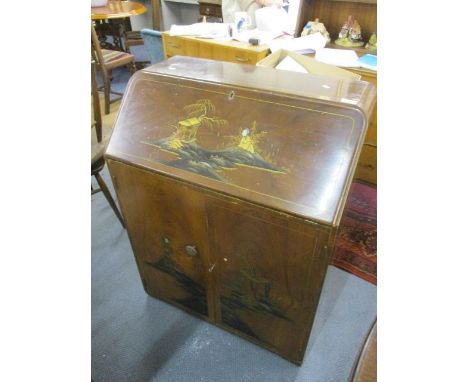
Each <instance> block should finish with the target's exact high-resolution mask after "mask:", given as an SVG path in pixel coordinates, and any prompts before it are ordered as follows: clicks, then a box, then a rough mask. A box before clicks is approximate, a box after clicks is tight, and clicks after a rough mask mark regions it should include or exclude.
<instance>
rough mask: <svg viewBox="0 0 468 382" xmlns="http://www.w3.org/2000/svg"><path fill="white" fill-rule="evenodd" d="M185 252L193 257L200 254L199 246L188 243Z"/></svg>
mask: <svg viewBox="0 0 468 382" xmlns="http://www.w3.org/2000/svg"><path fill="white" fill-rule="evenodd" d="M185 252H186V253H187V255H189V256H192V257H193V256H197V255H198V251H197V247H195V246H194V245H186V246H185Z"/></svg>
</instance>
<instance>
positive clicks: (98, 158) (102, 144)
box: [91, 61, 125, 228]
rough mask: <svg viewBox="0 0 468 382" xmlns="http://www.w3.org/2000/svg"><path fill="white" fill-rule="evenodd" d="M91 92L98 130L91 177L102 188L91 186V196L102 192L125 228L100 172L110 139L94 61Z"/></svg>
mask: <svg viewBox="0 0 468 382" xmlns="http://www.w3.org/2000/svg"><path fill="white" fill-rule="evenodd" d="M91 91H92V98H93V115H94V120H95V123H94V126H95V128H96V138H97V143H95V144H92V145H91V176H94V177H95V178H96V181H97V182H98V184H99V187H100V188H97V189H95V188H93V186H91V195H93V194H95V193H97V192H99V191H102V193H103V194H104V196H105V198H106V199H107V201H108V202H109V205H110V206H111V208H112V210H113V211H114V213H115V215H116V216H117V218H118V219H119V221H120V223H121V224H122V227H124V228H125V223H124V220H123V218H122V215H121V214H120V211H119V209H118V208H117V205H116V204H115V202H114V199H113V198H112V195H111V193H110V191H109V188H108V187H107V185H106V182H104V179H103V178H102V176H101V174H100V171H101V170H102V169H103V168H104V166H105V161H104V152H105V150H106V147H107V143H108V139H109V138H108V137H107V138H106V139H104V140H103V139H102V119H101V106H100V103H99V93H98V88H97V83H96V68H95V63H94V62H93V61H92V62H91ZM96 100H97V102H96ZM98 120H99V125H98V124H97V123H96V122H97V121H98Z"/></svg>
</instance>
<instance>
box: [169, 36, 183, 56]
mask: <svg viewBox="0 0 468 382" xmlns="http://www.w3.org/2000/svg"><path fill="white" fill-rule="evenodd" d="M164 40H165V41H164V48H165V51H164V53H165V54H166V56H167V57H172V56H177V55H182V56H183V55H184V54H185V49H184V41H183V40H182V39H181V38H178V37H177V36H164Z"/></svg>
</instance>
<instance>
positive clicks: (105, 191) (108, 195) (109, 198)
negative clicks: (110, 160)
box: [94, 172, 126, 228]
mask: <svg viewBox="0 0 468 382" xmlns="http://www.w3.org/2000/svg"><path fill="white" fill-rule="evenodd" d="M94 176H95V177H96V180H97V182H98V184H99V187H100V188H101V191H102V193H103V194H104V196H105V197H106V199H107V201H108V202H109V204H110V206H111V208H112V209H113V210H114V213H115V214H116V215H117V218H118V219H119V220H120V223H121V224H122V227H124V228H126V227H125V223H124V220H123V218H122V215H121V214H120V211H119V209H118V208H117V205H116V204H115V202H114V199H113V198H112V195H111V193H110V191H109V189H108V188H107V185H106V183H105V182H104V179H102V177H101V175H100V174H99V173H98V172H97V173H95V174H94Z"/></svg>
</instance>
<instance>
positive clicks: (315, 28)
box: [301, 18, 330, 44]
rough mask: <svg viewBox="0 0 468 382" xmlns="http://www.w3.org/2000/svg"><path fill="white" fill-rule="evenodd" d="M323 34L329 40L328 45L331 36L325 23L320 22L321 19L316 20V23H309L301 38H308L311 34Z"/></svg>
mask: <svg viewBox="0 0 468 382" xmlns="http://www.w3.org/2000/svg"><path fill="white" fill-rule="evenodd" d="M317 32H319V33H321V34H322V36H323V37H325V39H326V40H327V44H328V43H329V42H330V34H329V33H328V31H327V28H325V25H323V23H321V22H319V19H318V18H317V19H315V20H314V21H309V22H307V24H306V25H305V27H304V29H303V30H302V33H301V36H307V35H309V34H314V33H317Z"/></svg>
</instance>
